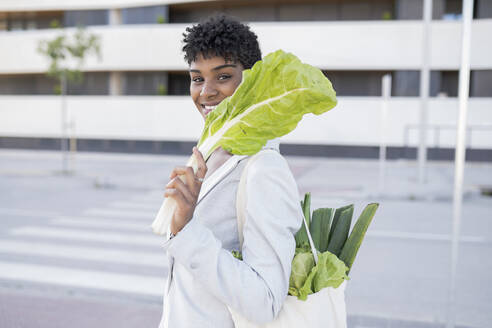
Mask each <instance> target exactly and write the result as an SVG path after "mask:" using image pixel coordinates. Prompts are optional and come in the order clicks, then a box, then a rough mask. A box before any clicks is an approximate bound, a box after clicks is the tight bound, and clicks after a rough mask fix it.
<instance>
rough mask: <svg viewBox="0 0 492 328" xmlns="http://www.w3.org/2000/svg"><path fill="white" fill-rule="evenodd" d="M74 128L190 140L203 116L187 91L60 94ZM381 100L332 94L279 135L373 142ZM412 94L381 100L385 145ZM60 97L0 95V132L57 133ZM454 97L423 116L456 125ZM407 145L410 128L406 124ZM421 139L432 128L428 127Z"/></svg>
mask: <svg viewBox="0 0 492 328" xmlns="http://www.w3.org/2000/svg"><path fill="white" fill-rule="evenodd" d="M67 106H68V108H69V116H70V118H71V120H73V121H74V122H75V135H77V136H78V137H82V138H95V139H129V140H167V141H196V139H197V138H198V137H199V135H200V132H201V129H202V126H203V122H202V119H201V116H199V114H198V113H197V112H196V109H195V107H194V105H193V103H192V101H191V99H190V98H189V97H180V96H164V97H131V96H127V97H108V96H102V97H101V96H99V97H98V96H87V97H84V96H72V97H68V100H67ZM380 108H381V101H380V99H379V98H377V97H367V98H364V97H340V98H339V104H338V106H337V107H336V108H335V109H333V110H332V111H331V112H328V113H326V114H323V115H321V116H319V117H316V116H314V115H307V116H306V117H305V118H304V119H303V121H301V123H300V124H299V126H298V128H297V129H296V130H295V131H294V132H292V133H291V134H289V135H287V136H285V137H284V142H287V143H301V144H320V145H378V143H379V140H380V135H381V126H380ZM491 108H492V98H475V99H470V103H469V115H468V124H469V125H484V124H488V125H489V128H488V130H476V131H474V132H473V135H472V140H471V146H472V147H474V148H486V149H492V110H491ZM418 109H419V99H418V98H393V99H391V100H390V102H389V110H388V113H389V114H388V127H387V130H386V131H385V134H386V138H387V142H388V144H389V145H390V146H403V145H404V131H405V128H406V127H407V126H409V125H416V124H417V123H418V113H419V110H418ZM60 113H61V102H60V98H59V97H56V96H30V97H29V96H23V97H19V96H1V97H0V136H10V137H58V136H60V133H61V122H60V117H61V114H60ZM457 115H458V100H457V99H456V98H449V99H440V98H435V99H432V100H431V101H430V104H429V123H430V124H441V125H453V124H456V120H457ZM409 132H410V133H409V141H410V144H409V145H412V146H415V145H416V144H417V140H418V139H417V137H418V134H417V130H416V129H411V130H410V131H409ZM454 142H455V130H443V131H442V133H441V135H440V146H441V147H453V145H454ZM429 144H430V145H433V144H434V134H433V133H429Z"/></svg>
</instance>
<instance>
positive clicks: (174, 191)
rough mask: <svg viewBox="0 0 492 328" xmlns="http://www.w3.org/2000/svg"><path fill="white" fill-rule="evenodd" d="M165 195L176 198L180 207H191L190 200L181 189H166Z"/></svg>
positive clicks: (185, 208)
mask: <svg viewBox="0 0 492 328" xmlns="http://www.w3.org/2000/svg"><path fill="white" fill-rule="evenodd" d="M164 197H169V198H172V199H174V200H175V201H176V203H178V207H180V208H182V209H184V210H187V209H188V208H189V207H190V205H189V204H188V201H187V200H186V198H185V197H184V196H183V194H182V193H181V191H179V190H178V189H173V188H169V189H166V191H164Z"/></svg>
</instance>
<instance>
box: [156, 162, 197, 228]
mask: <svg viewBox="0 0 492 328" xmlns="http://www.w3.org/2000/svg"><path fill="white" fill-rule="evenodd" d="M186 166H191V167H192V168H193V172H194V173H196V171H197V169H198V162H197V160H196V157H195V155H191V157H190V159H189V160H188V162H187V163H186ZM179 178H180V179H181V181H183V182H184V183H186V179H185V176H184V175H180V176H179ZM176 206H177V204H176V201H175V200H174V199H172V198H169V197H167V198H166V199H164V202H163V203H162V205H161V208H160V209H159V212H158V213H157V216H156V217H155V220H154V222H152V231H154V233H156V234H158V235H165V234H166V232H167V231H168V229H169V225H170V224H171V220H172V218H173V215H174V211H175V210H176Z"/></svg>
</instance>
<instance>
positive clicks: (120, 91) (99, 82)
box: [0, 70, 492, 97]
mask: <svg viewBox="0 0 492 328" xmlns="http://www.w3.org/2000/svg"><path fill="white" fill-rule="evenodd" d="M324 73H325V75H326V76H327V77H328V78H329V79H330V81H331V82H332V84H333V86H334V88H335V91H336V92H337V95H339V96H363V97H364V96H373V97H379V96H381V85H382V82H381V81H382V78H383V76H384V75H386V74H390V75H391V76H392V86H391V95H392V96H394V97H418V96H419V90H420V89H419V87H420V72H419V71H325V72H324ZM490 85H492V70H479V71H471V84H470V96H471V97H492V88H490ZM189 90H190V77H189V74H188V72H186V71H173V72H165V71H150V72H149V71H136V72H89V73H85V74H84V78H83V80H82V81H80V82H75V81H74V82H72V81H69V82H68V87H67V91H66V92H67V93H66V94H68V95H143V96H151V95H155V96H164V95H173V96H183V95H189V93H190V92H189ZM60 91H61V90H60V85H59V81H56V80H55V79H53V78H50V77H48V76H46V75H44V74H0V95H55V94H59V93H60ZM429 94H430V96H431V97H457V95H458V71H432V72H431V76H430V89H429Z"/></svg>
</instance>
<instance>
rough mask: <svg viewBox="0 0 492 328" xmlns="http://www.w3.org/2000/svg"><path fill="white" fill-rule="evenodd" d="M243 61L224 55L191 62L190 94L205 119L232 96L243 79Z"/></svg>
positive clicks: (201, 58)
mask: <svg viewBox="0 0 492 328" xmlns="http://www.w3.org/2000/svg"><path fill="white" fill-rule="evenodd" d="M243 70H244V67H243V65H242V64H241V63H232V62H229V61H227V62H226V61H225V59H224V58H222V57H211V58H208V59H207V58H203V56H202V55H199V56H197V59H196V60H195V61H194V62H192V63H191V64H190V78H191V82H190V94H191V98H193V102H194V103H195V106H196V108H197V109H198V111H199V112H200V114H201V115H202V116H203V118H204V119H205V118H206V117H207V114H208V113H210V112H211V111H213V110H214V109H215V108H216V107H217V105H218V104H220V102H221V101H222V100H224V99H225V98H227V97H229V96H231V95H232V94H233V93H234V91H235V90H236V88H237V87H238V86H239V84H240V83H241V81H242V79H243Z"/></svg>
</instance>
